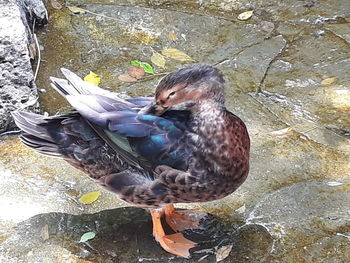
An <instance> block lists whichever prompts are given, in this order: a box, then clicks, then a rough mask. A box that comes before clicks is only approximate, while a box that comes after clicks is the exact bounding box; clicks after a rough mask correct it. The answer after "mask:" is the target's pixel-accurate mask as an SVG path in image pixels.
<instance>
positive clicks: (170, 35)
mask: <svg viewBox="0 0 350 263" xmlns="http://www.w3.org/2000/svg"><path fill="white" fill-rule="evenodd" d="M168 38H169V39H171V40H173V41H175V40H176V39H177V35H176V34H175V33H174V32H170V33H169V34H168Z"/></svg>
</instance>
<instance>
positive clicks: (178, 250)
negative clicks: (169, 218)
mask: <svg viewBox="0 0 350 263" xmlns="http://www.w3.org/2000/svg"><path fill="white" fill-rule="evenodd" d="M163 215H164V209H162V210H160V209H151V216H152V221H153V236H154V237H155V239H156V240H157V241H158V242H159V244H160V245H161V246H162V248H163V249H164V250H166V251H168V252H169V253H172V254H174V255H177V256H179V257H184V258H188V257H189V256H190V251H189V250H190V249H191V248H193V247H195V246H196V243H195V242H192V241H191V240H189V239H186V238H185V237H184V236H183V235H182V234H181V233H175V234H171V235H166V234H165V232H164V229H163V226H162V222H161V217H162V216H163Z"/></svg>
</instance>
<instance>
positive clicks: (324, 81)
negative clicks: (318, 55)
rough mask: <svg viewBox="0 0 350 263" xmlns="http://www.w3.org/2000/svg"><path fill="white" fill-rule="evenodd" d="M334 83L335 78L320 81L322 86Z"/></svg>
mask: <svg viewBox="0 0 350 263" xmlns="http://www.w3.org/2000/svg"><path fill="white" fill-rule="evenodd" d="M334 81H335V78H326V79H324V80H322V81H321V84H322V85H331V84H332V83H333V82H334Z"/></svg>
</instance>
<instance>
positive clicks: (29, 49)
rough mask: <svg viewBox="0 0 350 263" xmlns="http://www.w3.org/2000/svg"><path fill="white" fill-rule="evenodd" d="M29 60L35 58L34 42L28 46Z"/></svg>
mask: <svg viewBox="0 0 350 263" xmlns="http://www.w3.org/2000/svg"><path fill="white" fill-rule="evenodd" d="M28 51H29V58H30V59H34V58H35V57H36V45H35V42H33V43H31V44H29V45H28Z"/></svg>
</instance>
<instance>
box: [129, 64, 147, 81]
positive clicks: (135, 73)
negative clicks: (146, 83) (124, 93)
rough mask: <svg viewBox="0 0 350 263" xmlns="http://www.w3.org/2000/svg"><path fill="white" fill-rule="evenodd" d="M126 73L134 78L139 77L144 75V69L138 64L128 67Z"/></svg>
mask: <svg viewBox="0 0 350 263" xmlns="http://www.w3.org/2000/svg"><path fill="white" fill-rule="evenodd" d="M128 74H129V76H131V77H133V78H135V79H141V78H143V77H144V76H145V70H144V69H143V68H142V67H140V66H137V67H130V68H129V72H128Z"/></svg>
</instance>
